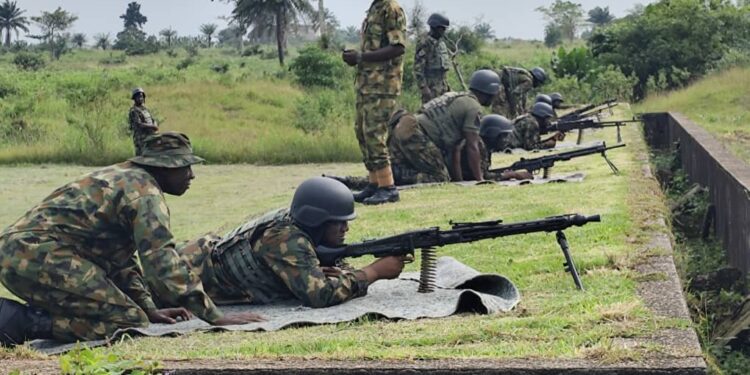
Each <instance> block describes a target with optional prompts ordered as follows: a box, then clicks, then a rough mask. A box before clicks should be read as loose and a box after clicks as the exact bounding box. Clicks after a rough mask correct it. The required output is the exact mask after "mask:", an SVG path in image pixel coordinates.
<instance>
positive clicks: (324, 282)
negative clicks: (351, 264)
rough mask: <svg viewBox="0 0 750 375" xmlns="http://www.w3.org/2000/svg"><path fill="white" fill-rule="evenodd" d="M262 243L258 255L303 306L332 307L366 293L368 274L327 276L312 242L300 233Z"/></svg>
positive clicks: (354, 273)
mask: <svg viewBox="0 0 750 375" xmlns="http://www.w3.org/2000/svg"><path fill="white" fill-rule="evenodd" d="M263 241H265V238H264V239H263V240H262V242H261V245H260V248H259V249H258V252H257V254H259V255H260V256H261V257H262V259H263V261H264V262H265V263H266V265H268V266H269V267H270V268H271V269H272V270H273V271H274V272H275V273H276V275H277V276H278V277H279V279H280V280H282V282H283V283H284V284H285V285H286V287H287V288H289V291H291V292H292V294H293V295H294V296H295V297H296V298H297V299H299V300H301V301H302V302H303V303H304V304H305V305H307V306H311V307H327V306H333V305H337V304H340V303H342V302H345V301H348V300H350V299H352V298H355V297H360V296H363V295H365V294H367V286H368V281H367V275H366V274H365V273H364V272H362V271H354V272H343V273H342V274H340V275H338V276H336V277H327V276H326V275H325V274H324V273H323V270H322V269H321V267H320V262H319V261H318V258H317V256H316V255H315V249H314V248H313V245H312V243H310V241H309V240H308V239H307V238H305V236H303V235H302V234H292V235H289V236H288V237H286V238H282V239H281V241H274V243H267V242H265V243H264V242H263Z"/></svg>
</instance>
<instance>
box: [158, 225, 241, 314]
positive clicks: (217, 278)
mask: <svg viewBox="0 0 750 375" xmlns="http://www.w3.org/2000/svg"><path fill="white" fill-rule="evenodd" d="M220 240H221V237H219V236H217V235H215V234H206V235H204V236H201V237H199V238H197V239H195V240H193V241H189V242H185V243H183V244H180V245H178V246H177V253H178V254H180V260H182V261H183V262H184V263H185V264H187V266H188V267H190V269H191V271H192V272H194V273H196V274H198V275H199V276H200V278H201V282H202V283H203V290H205V291H206V294H208V296H209V297H211V299H212V300H213V301H214V303H216V304H217V305H232V304H242V303H250V302H252V299H253V298H252V296H251V295H249V294H247V293H244V292H243V291H242V290H240V289H238V288H237V287H235V286H234V285H232V284H229V283H227V282H226V281H225V279H224V278H223V277H222V276H221V275H222V271H221V268H220V267H219V265H218V264H217V263H215V262H214V261H213V259H212V258H211V255H212V253H213V249H214V247H215V245H216V244H217V243H218V242H219V241H220ZM156 304H157V305H159V306H160V307H176V306H179V303H178V302H177V301H168V300H164V299H161V298H159V299H158V300H157V302H156Z"/></svg>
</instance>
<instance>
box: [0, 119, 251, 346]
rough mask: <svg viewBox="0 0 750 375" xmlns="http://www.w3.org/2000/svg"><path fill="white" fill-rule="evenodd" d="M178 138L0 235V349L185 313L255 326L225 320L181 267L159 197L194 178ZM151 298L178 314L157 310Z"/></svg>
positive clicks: (240, 320)
mask: <svg viewBox="0 0 750 375" xmlns="http://www.w3.org/2000/svg"><path fill="white" fill-rule="evenodd" d="M202 161H203V159H201V158H199V157H197V156H195V155H194V154H193V151H192V147H191V146H190V141H189V139H188V138H187V136H185V135H184V134H180V133H173V132H167V133H164V134H157V135H154V136H151V137H149V138H147V139H146V141H145V143H144V144H143V154H142V155H141V156H136V157H133V158H130V159H129V160H128V161H126V162H124V163H120V164H116V165H111V166H109V167H105V168H103V169H99V170H96V171H94V172H92V173H90V174H88V175H86V176H83V177H82V178H80V179H78V180H77V181H74V182H71V183H69V184H67V185H65V186H62V187H60V188H58V189H57V190H55V191H54V192H53V193H52V194H51V195H50V196H48V197H47V198H45V199H44V200H43V201H42V203H40V204H39V205H37V206H36V207H34V208H32V209H31V210H30V211H29V212H27V213H26V214H25V215H24V216H23V217H21V218H20V219H19V220H18V221H16V223H15V224H13V225H11V226H10V227H8V228H7V229H5V230H4V231H3V232H0V283H2V284H3V285H4V286H5V287H6V288H7V289H8V291H10V292H11V293H13V294H14V295H16V296H17V297H19V298H22V299H24V300H25V301H26V302H27V303H28V305H22V304H20V303H18V302H16V301H13V300H9V299H6V298H0V346H14V345H17V344H21V343H23V342H24V341H27V340H32V339H45V338H48V339H56V340H59V341H65V342H75V341H77V340H97V339H103V338H105V337H107V336H111V335H112V334H113V333H114V332H115V331H117V330H118V329H120V328H128V327H144V326H147V325H148V324H149V322H151V323H175V322H176V319H178V318H181V319H189V318H190V313H189V312H188V311H190V312H192V313H193V314H195V315H196V316H197V317H199V318H201V319H203V320H205V321H206V322H208V323H211V324H213V325H230V324H245V323H248V322H254V321H260V320H261V319H262V318H260V317H259V316H258V315H255V314H253V313H249V312H246V313H234V314H226V315H224V314H223V313H222V312H221V310H219V309H218V308H217V307H216V306H215V304H214V302H213V301H212V300H211V298H210V297H209V296H208V295H207V294H206V293H205V291H204V289H203V285H202V284H201V281H200V277H199V276H198V275H196V274H195V273H194V272H193V271H192V270H191V269H190V268H189V267H188V266H187V265H186V264H184V263H182V262H181V261H180V257H179V255H178V253H177V251H176V250H175V242H174V237H173V235H172V231H171V229H170V224H169V208H168V207H167V204H166V200H165V198H164V193H166V194H172V195H178V196H179V195H182V194H184V193H185V191H187V189H188V188H189V187H190V181H191V180H192V179H193V178H194V177H195V175H194V174H193V171H192V169H191V165H192V164H196V163H200V162H202ZM151 292H153V293H155V294H156V295H158V297H159V298H160V299H161V300H164V301H169V303H170V305H173V306H180V307H177V308H166V309H165V308H158V307H157V306H156V304H155V303H154V297H156V296H152V294H151Z"/></svg>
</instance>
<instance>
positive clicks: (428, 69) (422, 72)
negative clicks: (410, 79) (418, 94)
mask: <svg viewBox="0 0 750 375" xmlns="http://www.w3.org/2000/svg"><path fill="white" fill-rule="evenodd" d="M449 64H450V55H449V54H448V47H446V45H445V41H443V40H442V39H435V38H433V37H432V36H431V35H429V34H428V35H425V36H424V37H423V38H422V39H421V41H420V42H419V44H417V50H416V53H415V55H414V80H415V81H416V83H417V87H420V88H421V87H425V86H428V82H427V78H429V77H436V78H441V79H443V78H445V72H447V71H448V70H449V69H450V67H449Z"/></svg>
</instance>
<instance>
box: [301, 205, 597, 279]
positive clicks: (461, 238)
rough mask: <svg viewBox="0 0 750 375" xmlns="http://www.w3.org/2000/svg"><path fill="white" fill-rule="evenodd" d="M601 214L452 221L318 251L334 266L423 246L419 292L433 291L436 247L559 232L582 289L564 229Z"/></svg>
mask: <svg viewBox="0 0 750 375" xmlns="http://www.w3.org/2000/svg"><path fill="white" fill-rule="evenodd" d="M599 221H601V219H600V218H599V215H593V216H584V215H578V214H570V215H561V216H552V217H548V218H545V219H541V220H533V221H525V222H519V223H511V224H502V220H492V221H484V222H475V223H454V222H451V223H450V224H451V225H452V227H451V229H448V230H440V228H439V227H432V228H427V229H420V230H415V231H411V232H406V233H403V234H398V235H395V236H390V237H384V238H379V239H374V240H366V241H362V242H359V243H354V244H349V245H345V246H342V247H338V248H329V247H325V246H318V248H317V249H316V250H315V252H316V253H317V255H318V259H319V260H320V265H321V266H324V267H331V266H334V265H336V264H337V262H338V261H339V260H341V259H343V258H353V257H360V256H363V255H374V256H375V257H385V256H392V255H396V256H398V255H407V254H412V255H413V254H414V250H416V249H422V252H421V253H422V254H421V255H422V258H421V259H422V264H421V270H420V276H419V290H418V291H419V292H420V293H430V292H432V291H434V290H435V276H436V275H435V273H436V271H437V257H436V253H437V252H436V250H435V248H436V247H440V246H445V245H451V244H457V243H466V242H474V241H479V240H484V239H489V238H498V237H504V236H513V235H517V234H527V233H535V232H557V233H556V238H557V243H558V244H559V245H560V249H562V252H563V255H564V256H565V263H563V267H564V268H565V271H566V272H570V274H571V275H572V276H573V282H574V283H575V284H576V287H577V288H578V289H580V290H583V284H582V283H581V279H580V277H579V276H578V270H576V266H575V263H573V257H572V256H571V255H570V248H569V247H568V240H567V238H565V233H563V230H565V229H567V228H570V227H572V226H579V227H580V226H583V225H586V224H588V223H590V222H599Z"/></svg>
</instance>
